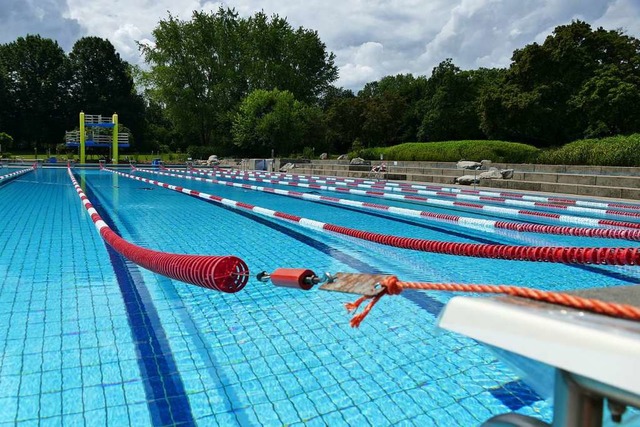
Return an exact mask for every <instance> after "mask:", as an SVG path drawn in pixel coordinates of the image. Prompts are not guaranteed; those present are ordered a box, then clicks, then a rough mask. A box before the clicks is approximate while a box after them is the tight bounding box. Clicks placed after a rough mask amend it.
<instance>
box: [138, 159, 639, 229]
mask: <svg viewBox="0 0 640 427" xmlns="http://www.w3.org/2000/svg"><path fill="white" fill-rule="evenodd" d="M140 172H146V173H152V174H156V175H163V176H171V177H175V178H181V179H188V180H193V181H199V182H206V183H210V184H217V185H224V186H227V187H235V188H242V189H245V190H253V191H262V192H265V193H272V194H278V195H282V196H287V197H295V198H299V199H304V200H310V201H322V202H328V203H333V204H338V205H346V206H356V207H359V208H362V209H366V210H377V211H384V212H389V213H393V214H397V215H402V216H407V217H412V218H423V219H431V220H436V221H444V222H449V223H451V222H454V223H457V224H460V225H462V226H475V227H492V228H498V229H505V230H511V231H517V232H529V233H539V234H557V235H565V236H575V237H599V238H605V239H622V240H633V241H638V240H640V230H621V229H612V228H606V229H603V228H588V227H566V226H558V225H541V224H525V223H514V222H507V221H493V220H486V219H478V218H467V217H461V216H457V215H450V214H437V213H433V212H427V211H418V210H414V209H406V208H398V207H394V206H387V205H380V204H375V203H367V202H359V201H356V200H346V199H339V198H336V197H327V196H320V195H317V194H308V193H300V192H297V191H288V190H280V189H275V188H270V187H260V186H257V185H248V184H240V183H235V182H229V181H219V180H216V179H211V178H201V177H197V176H189V175H180V174H176V173H168V172H159V171H155V170H151V169H140ZM255 180H258V179H255ZM278 183H279V181H278ZM285 185H288V183H285Z"/></svg>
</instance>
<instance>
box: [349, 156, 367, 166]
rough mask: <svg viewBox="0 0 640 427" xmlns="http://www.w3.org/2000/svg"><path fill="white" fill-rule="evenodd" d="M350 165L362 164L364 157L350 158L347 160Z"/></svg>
mask: <svg viewBox="0 0 640 427" xmlns="http://www.w3.org/2000/svg"><path fill="white" fill-rule="evenodd" d="M349 164H350V165H364V159H363V158H360V157H355V158H353V159H351V161H350V162H349Z"/></svg>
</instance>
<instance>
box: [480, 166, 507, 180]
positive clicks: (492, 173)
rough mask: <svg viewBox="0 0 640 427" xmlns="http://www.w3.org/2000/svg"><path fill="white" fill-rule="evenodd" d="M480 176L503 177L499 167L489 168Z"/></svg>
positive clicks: (487, 177)
mask: <svg viewBox="0 0 640 427" xmlns="http://www.w3.org/2000/svg"><path fill="white" fill-rule="evenodd" d="M478 177H479V178H480V179H502V174H501V173H500V171H499V170H498V168H489V170H488V171H485V172H480V174H479V175H478Z"/></svg>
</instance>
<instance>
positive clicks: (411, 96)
mask: <svg viewBox="0 0 640 427" xmlns="http://www.w3.org/2000/svg"><path fill="white" fill-rule="evenodd" d="M426 89H427V79H426V78H425V77H414V76H413V75H411V74H398V75H395V76H386V77H383V78H382V79H380V80H379V81H376V82H371V83H367V84H366V85H365V87H364V88H363V89H362V90H361V91H360V92H359V93H358V96H359V97H361V98H364V99H369V100H375V101H376V102H378V103H383V104H386V103H389V104H388V105H386V106H385V107H384V109H385V110H386V114H384V115H385V116H386V118H387V120H389V122H388V123H387V124H386V125H385V126H384V128H386V132H385V134H384V135H379V136H377V137H375V138H374V139H375V140H381V141H383V142H384V143H385V144H387V145H389V144H398V143H402V142H408V141H416V139H417V134H418V128H419V126H420V123H421V121H422V116H421V114H420V111H419V109H418V106H419V102H420V100H421V99H423V98H424V96H425V93H426ZM379 119H382V117H380V118H379ZM365 127H371V126H365ZM363 137H365V139H369V138H371V136H369V137H366V136H364V135H363Z"/></svg>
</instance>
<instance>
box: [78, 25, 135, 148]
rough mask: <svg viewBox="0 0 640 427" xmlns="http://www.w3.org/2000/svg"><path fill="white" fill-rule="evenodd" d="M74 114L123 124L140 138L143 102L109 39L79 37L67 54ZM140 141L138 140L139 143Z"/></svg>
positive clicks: (129, 73)
mask: <svg viewBox="0 0 640 427" xmlns="http://www.w3.org/2000/svg"><path fill="white" fill-rule="evenodd" d="M69 59H70V63H71V70H72V76H73V79H72V85H71V94H72V99H73V107H74V115H73V117H77V114H78V113H79V112H80V111H84V112H85V113H88V114H102V115H105V116H107V117H110V116H111V115H112V114H113V113H118V118H119V119H120V121H122V122H126V123H127V126H128V127H129V128H130V129H131V131H132V133H133V134H134V135H135V136H136V139H137V140H141V139H143V138H142V136H143V129H144V102H143V100H142V97H141V96H140V95H139V94H138V93H137V92H136V90H135V87H134V84H133V77H132V69H131V68H130V65H129V64H128V63H127V62H126V61H124V60H123V59H122V58H120V54H118V52H116V50H115V48H114V47H113V45H112V44H111V42H110V41H109V40H106V39H102V38H99V37H83V38H81V39H80V40H78V41H77V42H76V43H75V44H74V45H73V48H72V50H71V52H70V53H69ZM141 142H142V141H141Z"/></svg>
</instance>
